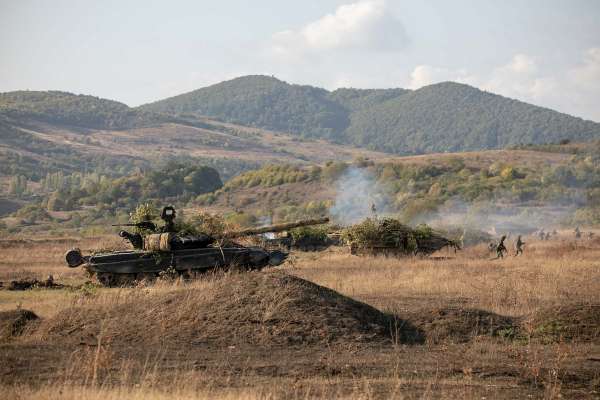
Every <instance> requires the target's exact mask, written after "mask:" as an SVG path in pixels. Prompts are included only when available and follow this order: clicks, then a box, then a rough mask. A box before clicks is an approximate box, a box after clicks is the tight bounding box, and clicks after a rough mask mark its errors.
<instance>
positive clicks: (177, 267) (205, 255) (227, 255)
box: [65, 206, 328, 287]
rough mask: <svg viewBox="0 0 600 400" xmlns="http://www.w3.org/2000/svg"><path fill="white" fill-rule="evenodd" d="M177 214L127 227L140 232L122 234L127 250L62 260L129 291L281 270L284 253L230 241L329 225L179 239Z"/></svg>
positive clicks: (76, 253) (75, 253)
mask: <svg viewBox="0 0 600 400" xmlns="http://www.w3.org/2000/svg"><path fill="white" fill-rule="evenodd" d="M175 215H176V213H175V209H174V208H173V207H170V206H169V207H165V208H163V211H162V213H161V218H162V219H163V221H164V222H165V224H164V226H163V227H161V228H158V227H156V226H155V225H154V224H153V223H152V222H142V223H138V224H125V226H135V227H137V228H139V229H140V230H141V231H143V232H147V233H146V234H144V235H142V234H139V233H130V232H127V231H120V232H119V236H120V237H122V238H124V239H126V240H127V241H128V242H129V243H130V244H131V246H132V247H133V248H132V249H131V250H124V251H111V252H100V253H94V254H91V255H86V256H84V255H83V254H82V252H81V250H79V249H71V250H69V251H68V252H67V253H66V255H65V259H66V262H67V265H68V266H69V267H70V268H77V267H80V266H81V267H83V268H85V269H86V270H87V271H88V272H89V273H90V275H91V276H92V277H94V278H95V279H96V280H97V281H98V282H99V283H100V284H102V285H103V286H107V287H117V286H130V285H133V284H135V283H136V282H140V281H144V280H154V279H156V278H157V277H159V276H162V275H169V276H174V277H177V276H180V277H183V278H190V279H192V278H195V277H196V276H197V275H198V274H203V273H206V272H208V271H214V270H230V269H236V270H241V271H244V270H259V269H262V268H265V267H272V266H277V265H281V264H282V263H283V262H284V261H285V260H286V258H287V256H288V253H286V252H283V251H281V250H273V251H269V250H267V249H265V248H262V247H246V246H242V245H239V244H237V243H235V242H233V241H232V239H235V238H239V237H243V236H250V235H258V234H261V233H267V232H278V231H281V230H286V229H290V226H291V227H296V226H307V225H315V224H319V223H326V222H327V221H328V220H326V219H320V220H308V221H299V222H295V223H291V224H283V225H273V226H268V227H263V228H257V229H246V230H242V231H234V232H228V233H226V234H225V235H223V237H217V238H215V237H211V236H209V235H206V234H200V235H195V236H190V235H182V234H180V233H179V232H177V231H176V229H175V225H174V219H175Z"/></svg>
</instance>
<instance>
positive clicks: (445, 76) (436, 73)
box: [408, 65, 473, 89]
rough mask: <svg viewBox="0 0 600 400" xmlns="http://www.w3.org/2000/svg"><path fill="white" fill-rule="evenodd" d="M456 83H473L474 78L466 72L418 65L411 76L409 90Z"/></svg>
mask: <svg viewBox="0 0 600 400" xmlns="http://www.w3.org/2000/svg"><path fill="white" fill-rule="evenodd" d="M444 81H454V82H461V83H472V81H473V77H471V76H469V74H468V73H467V71H466V70H464V69H457V70H452V69H449V68H440V67H434V66H431V65H418V66H416V67H415V69H414V70H413V71H412V72H411V74H410V82H409V84H408V87H409V89H418V88H420V87H423V86H427V85H431V84H433V83H437V82H444Z"/></svg>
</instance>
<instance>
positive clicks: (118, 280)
mask: <svg viewBox="0 0 600 400" xmlns="http://www.w3.org/2000/svg"><path fill="white" fill-rule="evenodd" d="M286 257H287V254H285V253H283V252H280V251H265V250H263V249H260V248H252V247H250V248H246V247H240V248H237V247H231V248H218V247H216V248H212V247H206V248H198V249H182V250H174V251H169V252H149V251H142V250H128V251H115V252H110V253H98V254H94V255H91V256H89V257H86V260H85V261H86V262H85V263H84V264H83V266H84V268H85V269H86V270H87V271H88V272H89V273H90V274H91V275H92V276H94V277H95V278H96V279H97V280H98V281H99V282H100V283H101V284H103V285H104V286H127V285H130V284H133V283H135V282H136V281H140V280H143V279H153V278H156V277H158V276H160V275H161V274H165V273H168V274H172V275H175V276H177V275H179V276H184V277H190V278H191V277H194V276H195V275H197V274H202V273H205V272H208V271H212V270H228V269H231V268H236V269H241V270H257V269H262V268H265V267H268V266H276V265H279V264H281V263H282V262H283V261H284V260H285V259H286Z"/></svg>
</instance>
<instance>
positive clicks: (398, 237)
mask: <svg viewBox="0 0 600 400" xmlns="http://www.w3.org/2000/svg"><path fill="white" fill-rule="evenodd" d="M342 238H343V240H344V241H345V242H346V243H347V244H349V245H350V247H351V248H352V250H353V252H358V253H361V252H372V253H379V252H382V253H392V254H395V255H411V254H431V253H434V252H436V251H438V250H440V249H442V248H444V247H446V246H452V247H458V245H457V244H456V243H455V242H454V241H452V240H449V239H447V238H445V237H444V236H442V235H441V234H439V233H437V232H435V231H434V230H433V229H431V228H430V227H429V226H427V225H419V226H417V227H415V228H411V227H409V226H406V225H404V224H402V223H400V221H398V220H397V219H394V218H382V219H377V218H367V219H365V220H364V221H363V222H361V223H359V224H356V225H352V226H350V227H348V228H345V229H344V230H343V231H342Z"/></svg>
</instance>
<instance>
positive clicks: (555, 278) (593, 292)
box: [0, 238, 600, 399]
mask: <svg viewBox="0 0 600 400" xmlns="http://www.w3.org/2000/svg"><path fill="white" fill-rule="evenodd" d="M527 243H528V245H527V247H526V251H525V255H524V256H521V257H508V258H506V259H503V260H493V261H492V260H490V255H489V254H488V253H487V251H486V250H485V248H484V247H483V246H482V247H475V248H470V249H467V250H466V251H463V252H459V253H456V254H454V253H453V252H446V251H443V252H441V253H440V254H437V255H436V256H439V257H440V258H438V259H434V258H429V259H428V258H424V259H421V258H404V259H399V260H398V259H391V258H390V259H388V258H376V257H365V258H361V257H356V256H351V255H349V254H347V253H346V252H345V251H342V250H339V249H338V250H330V251H326V252H322V253H298V254H295V255H294V256H293V257H292V263H291V265H288V266H285V267H284V268H283V270H284V271H285V272H286V273H288V274H292V275H295V276H298V277H301V278H303V279H306V280H308V281H311V282H315V283H317V284H319V285H322V286H325V287H328V288H331V289H333V290H336V291H338V292H340V293H341V294H343V295H346V296H348V297H350V298H354V299H357V300H359V301H362V302H365V303H367V304H369V305H371V306H374V307H376V308H378V309H380V310H382V311H384V312H388V313H392V314H395V315H397V316H399V317H408V318H409V320H411V321H415V322H418V323H419V324H421V325H420V326H422V327H424V328H427V329H432V330H436V329H437V331H436V332H440V333H441V336H440V340H430V341H427V343H425V344H423V345H407V344H403V343H402V342H401V341H397V342H394V340H392V341H391V342H390V343H389V344H387V345H375V344H357V343H351V342H350V341H347V343H341V344H335V345H324V344H322V343H312V344H302V343H291V344H289V345H282V344H277V345H276V346H265V342H264V341H262V342H261V341H258V342H256V341H250V343H254V344H248V343H247V342H243V341H241V342H238V343H225V344H219V343H218V342H211V341H210V340H208V341H205V342H203V344H202V343H197V344H195V345H190V344H188V343H187V342H189V337H186V336H185V334H184V333H185V331H186V329H187V328H186V326H188V325H186V324H189V323H191V322H193V321H194V320H195V319H194V318H193V315H204V314H203V313H206V312H208V313H210V310H213V311H214V310H217V311H218V315H219V316H220V317H223V318H225V317H230V318H231V319H232V321H229V322H223V323H222V324H221V325H223V326H225V327H229V328H227V329H231V327H236V326H239V327H240V329H241V328H244V327H245V326H246V325H247V322H244V321H245V320H244V318H250V319H256V318H255V317H256V316H252V315H250V314H251V312H250V311H247V310H252V312H254V310H255V309H256V310H260V313H261V315H263V317H264V316H267V317H268V318H267V319H269V318H271V319H273V321H275V320H276V319H277V318H278V316H279V315H280V313H282V312H283V313H285V310H286V309H287V310H289V305H290V304H291V303H290V302H289V301H290V299H291V297H290V296H289V295H286V294H285V293H284V292H285V290H283V291H281V290H278V289H276V288H275V287H271V288H270V289H269V288H266V289H267V290H270V291H272V293H270V294H269V295H266V294H260V293H255V294H254V295H253V296H255V297H252V296H250V297H248V296H245V295H243V296H240V294H239V293H240V291H239V290H238V291H235V290H232V291H231V292H228V293H230V295H229V297H226V296H225V294H223V293H226V292H223V291H216V292H215V290H216V289H218V288H219V285H221V288H222V287H223V285H224V287H227V285H230V286H231V285H232V282H234V281H229V279H231V277H226V278H225V279H224V280H218V279H217V280H215V279H212V278H210V279H204V280H201V281H198V282H194V283H192V284H178V283H175V284H173V283H159V284H157V285H155V286H153V287H150V288H131V289H95V290H93V291H92V292H86V291H85V290H81V289H78V290H33V291H26V292H8V291H4V290H3V291H0V310H14V309H15V308H17V307H18V306H21V307H23V308H27V309H31V310H33V311H34V312H35V313H36V314H37V315H39V316H40V317H42V319H43V321H42V324H44V323H45V324H48V323H49V322H51V321H52V320H53V318H54V321H57V320H58V319H57V318H62V317H60V315H68V313H69V310H85V309H90V307H91V309H94V310H96V311H94V312H97V311H98V312H99V314H89V315H85V314H81V315H80V317H81V318H83V319H82V321H84V322H85V323H84V325H85V326H88V325H89V326H92V325H93V324H92V322H93V321H94V322H93V323H97V324H98V326H99V327H100V329H99V330H95V331H94V334H93V335H91V336H90V337H89V338H88V340H81V344H74V343H70V344H69V343H66V344H65V343H63V344H61V343H62V342H60V341H54V342H51V341H48V339H44V337H43V336H42V339H40V336H35V335H33V336H28V337H21V338H17V339H15V340H13V341H12V342H11V343H10V344H6V345H3V346H0V359H1V360H3V363H0V364H2V366H3V367H0V390H2V393H3V394H4V395H5V396H8V397H7V398H41V399H50V398H82V397H85V398H90V399H96V398H98V399H99V398H102V399H113V398H115V399H116V398H134V399H135V398H150V399H163V398H175V399H188V398H224V399H230V398H247V399H258V398H261V399H262V398H267V399H271V398H282V397H288V398H304V399H305V398H314V397H321V398H364V399H371V398H432V397H436V398H482V397H486V398H524V397H528V396H529V397H533V398H558V397H559V396H562V397H582V398H586V397H593V396H594V395H597V393H598V392H599V391H600V368H598V361H597V360H600V344H598V340H597V333H596V331H594V330H593V326H592V325H590V324H593V323H594V321H593V320H586V318H588V317H589V316H590V315H591V314H589V313H587V312H583V311H581V310H585V307H586V304H587V305H590V307H591V305H593V304H598V303H600V290H599V289H600V243H598V242H593V241H587V240H582V241H579V242H577V243H576V242H574V241H572V240H568V239H566V238H564V239H563V240H556V241H548V242H538V241H535V240H534V239H529V240H528V241H527ZM74 244H76V245H77V246H79V247H81V248H82V249H90V248H102V247H110V246H113V245H115V244H118V242H114V240H113V239H109V238H106V239H105V238H101V239H84V240H82V241H79V242H76V243H75V242H73V243H71V242H69V243H60V244H55V243H53V242H38V243H34V244H22V243H21V244H19V243H14V244H12V245H10V244H8V245H3V249H2V256H1V258H0V262H1V264H0V276H2V277H3V279H7V278H11V277H14V276H23V275H24V274H25V275H26V274H29V275H30V276H32V277H37V278H44V277H45V276H46V275H48V274H49V273H52V274H54V275H55V279H57V280H66V281H67V282H69V283H72V284H80V283H82V282H84V281H85V280H86V279H87V278H86V276H85V275H84V274H83V272H82V271H81V270H80V269H68V268H66V266H63V261H62V255H63V253H64V251H65V250H66V249H68V248H69V247H71V245H74ZM442 256H443V257H444V258H441V257H442ZM32 259H33V260H35V263H33V264H32V263H28V262H27V260H32ZM14 266H18V267H17V268H18V269H17V272H15V270H14ZM19 271H20V272H19ZM257 276H260V274H259V275H257ZM239 279H241V281H240V285H241V286H240V290H241V293H246V292H250V291H251V289H248V288H246V286H244V284H242V283H243V282H244V275H240V276H239ZM228 282H229V283H228ZM234 286H235V285H234ZM219 290H221V289H219ZM236 293H237V294H236ZM278 293H279V294H278ZM182 294H184V295H183V297H181V295H182ZM280 295H281V296H280ZM211 296H213V297H211ZM215 296H216V297H215ZM231 296H234V297H233V298H230V297H231ZM236 296H237V297H236ZM292 297H293V296H292ZM169 299H174V300H175V303H173V304H174V305H173V306H167V305H166V304H167V303H165V302H166V301H167V300H169ZM182 299H183V300H182ZM203 299H204V300H203ZM207 299H208V300H210V299H212V300H210V301H213V302H216V303H214V304H213V305H210V301H208V300H207ZM250 299H251V300H250ZM260 299H265V300H264V301H265V302H264V303H263V304H258V305H257V306H256V307H253V304H254V302H259V301H260ZM267 299H270V300H269V301H267ZM302 302H303V303H304V304H308V305H309V307H307V308H301V310H302V311H301V312H302V313H305V314H306V315H307V316H310V315H311V313H313V312H314V311H315V310H313V309H311V307H310V304H312V303H310V302H307V300H303V301H302ZM302 302H301V303H302ZM163 303H164V304H163ZM292 303H293V300H292ZM128 304H129V305H130V306H128ZM225 304H230V305H232V307H234V308H235V310H228V309H227V307H225V306H224V305H225ZM236 304H237V306H236ZM298 304H300V303H298ZM221 306H223V307H225V308H222V307H221ZM559 306H560V307H559ZM135 307H137V308H135ZM169 307H171V308H169ZM199 307H202V310H201V312H200V311H199ZM219 307H221V308H219ZM243 307H250V308H248V309H247V310H246V311H244V309H243ZM557 307H558V308H557ZM557 309H558V310H567V314H569V315H571V314H572V315H575V316H576V318H575V319H579V320H582V321H587V322H586V323H587V324H588V327H589V326H591V328H592V329H591V330H587V331H585V333H586V334H588V335H590V334H591V335H596V336H595V339H594V340H592V341H584V342H567V341H563V340H562V337H558V338H556V337H554V338H553V340H551V341H548V342H545V341H544V340H541V341H533V340H529V338H520V339H515V340H505V339H499V338H491V337H486V336H481V337H480V336H470V337H468V340H467V341H465V340H463V337H458V340H445V339H444V338H445V337H449V336H452V335H453V334H457V335H458V334H461V332H446V330H448V329H450V330H452V329H458V328H457V327H461V326H462V327H463V328H464V329H466V331H468V328H469V326H467V325H468V324H469V323H468V321H469V318H471V317H472V316H473V315H474V316H475V317H476V319H477V320H478V321H481V316H483V317H484V318H488V317H487V316H488V315H492V314H490V313H493V315H496V314H499V315H501V316H507V317H511V318H515V319H518V320H522V321H528V322H530V323H535V324H537V325H535V326H542V327H544V329H546V325H547V326H549V327H550V328H553V327H555V324H553V323H552V321H554V320H556V321H559V322H560V321H565V319H564V317H565V316H566V318H567V319H568V317H569V315H561V318H563V319H561V318H554V317H556V316H557V315H558V314H559V313H560V311H552V310H557ZM128 310H129V311H131V313H132V315H138V316H140V318H139V319H138V320H136V319H135V318H136V317H135V316H133V317H130V318H132V319H133V321H132V322H131V326H132V327H134V328H135V325H136V323H137V322H139V320H141V319H143V318H146V319H150V318H152V316H155V318H156V321H155V325H156V326H154V325H152V326H153V328H152V329H154V330H155V331H156V330H158V331H160V330H161V329H163V328H164V329H167V330H168V335H166V336H165V338H166V340H165V341H164V343H163V344H156V343H155V344H150V343H149V344H145V343H144V342H143V341H141V342H140V341H138V342H135V341H128V339H127V337H120V338H119V340H117V341H115V339H114V337H115V335H116V334H123V332H124V331H123V330H122V329H121V328H122V327H116V328H115V325H114V321H116V320H118V315H119V314H120V313H125V312H129V311H128ZM168 310H171V311H170V312H171V313H172V315H171V314H168V312H169V311H168ZM219 310H220V311H219ZM269 310H271V311H269ZM282 310H284V311H282ZM439 310H442V312H445V311H443V310H451V311H450V312H448V313H447V315H450V316H451V317H452V318H454V319H455V320H456V321H455V322H456V324H455V325H451V324H450V325H445V324H446V323H447V322H448V323H449V322H451V321H450V319H448V318H446V319H437V318H436V313H437V312H439ZM465 310H467V311H465ZM468 310H481V311H476V312H473V313H472V312H470V311H468ZM549 310H550V311H549ZM568 310H571V311H568ZM236 311H239V312H240V313H241V314H239V315H238V314H236V313H235V312H236ZM548 312H550V314H545V313H548ZM65 313H67V314H65ZM165 313H167V314H165ZM576 313H579V314H576ZM94 315H96V317H95V318H92V317H94ZM493 315H492V316H493ZM546 315H548V316H547V317H546ZM142 317H143V318H142ZM494 318H496V317H494ZM536 318H538V319H539V318H542V319H543V320H542V321H538V320H537V319H536ZM546 318H547V319H548V320H549V321H550V322H551V323H550V324H546V325H545V321H546ZM295 319H296V318H288V319H287V322H286V324H289V323H292V324H293V321H294V320H295ZM340 319H341V317H340V315H336V316H333V317H332V319H331V320H327V321H322V322H319V323H318V324H323V325H325V324H327V323H332V322H331V321H339V320H340ZM86 321H87V322H86ZM111 321H113V325H112V327H111V325H110V324H111ZM136 321H137V322H136ZM168 321H175V323H174V325H173V324H171V325H173V326H167V325H168ZM177 321H179V322H177ZM501 321H504V320H501ZM532 321H533V322H532ZM561 323H562V322H561ZM203 324H204V325H203ZM460 324H462V325H460ZM163 325H164V326H163ZM42 326H43V325H42ZM46 326H47V325H46ZM286 326H288V325H286ZM532 326H533V325H532ZM177 327H180V328H181V332H180V333H181V335H182V336H179V333H178V331H177ZM198 327H199V328H198V329H205V330H206V331H205V332H201V333H202V334H199V336H202V335H204V334H206V335H208V336H210V334H211V331H210V329H212V328H211V327H212V325H208V324H207V323H203V322H201V321H200V323H199V325H198ZM301 327H302V326H301V325H297V326H296V327H295V329H296V328H301ZM117 328H118V329H117ZM145 328H147V326H143V325H140V328H139V329H140V330H141V331H142V332H143V330H144V329H145ZM567 328H568V332H573V330H572V326H571V325H568V326H567ZM86 329H87V328H86ZM194 329H196V328H194ZM227 329H226V330H227ZM244 329H245V328H244ZM535 329H536V328H535V327H533V328H532V330H535ZM466 331H465V332H466ZM165 332H166V331H165ZM240 332H241V331H240ZM540 332H541V333H544V332H546V331H544V330H538V331H537V334H539V333H540ZM590 332H591V333H590ZM213 333H214V335H217V336H218V335H220V336H224V335H226V334H227V332H225V331H219V332H216V331H215V332H213ZM554 333H556V332H554V331H550V336H552V335H553V334H554ZM466 334H470V333H469V332H466ZM133 336H135V335H133ZM133 336H132V337H133ZM463 336H464V335H463ZM467 336H468V335H467ZM467 336H465V337H467ZM533 336H535V335H533ZM538 336H539V335H538ZM266 337H268V336H266ZM454 337H455V338H456V335H455V336H454ZM111 338H112V340H111ZM451 339H452V338H451ZM542 339H545V337H542ZM119 341H120V344H119V343H117V342H119ZM52 343H54V344H52ZM128 343H129V346H127V344H128ZM211 343H212V344H211ZM244 343H246V344H244ZM2 368H8V369H2Z"/></svg>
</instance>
